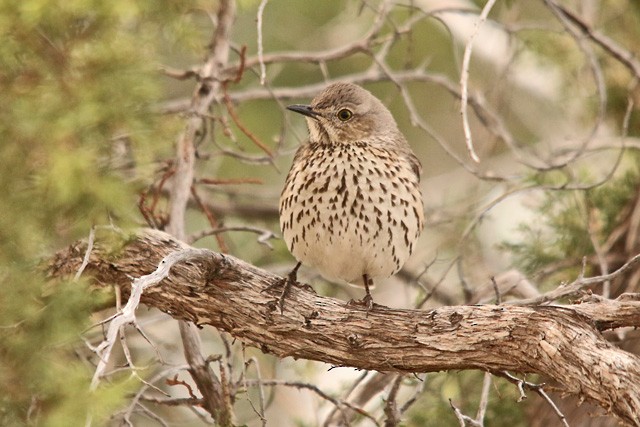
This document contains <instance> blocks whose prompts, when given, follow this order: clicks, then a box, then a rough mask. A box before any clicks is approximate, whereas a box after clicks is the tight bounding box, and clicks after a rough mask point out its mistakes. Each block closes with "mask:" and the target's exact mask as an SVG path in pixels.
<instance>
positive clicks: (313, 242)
mask: <svg viewBox="0 0 640 427" xmlns="http://www.w3.org/2000/svg"><path fill="white" fill-rule="evenodd" d="M287 108H288V109H289V110H291V111H295V112H296V113H300V114H302V115H304V116H306V121H307V125H308V127H309V141H308V142H307V143H304V144H302V145H301V146H300V148H299V149H298V151H297V152H296V154H295V156H294V158H293V164H292V166H291V170H290V171H289V174H288V175H287V179H286V182H285V185H284V189H283V190H282V195H281V196H280V228H281V230H282V234H283V236H284V241H285V242H286V244H287V247H288V248H289V250H290V251H291V253H292V254H293V256H294V257H295V258H296V260H297V261H298V264H297V265H296V267H295V268H294V269H293V271H292V272H291V273H290V275H289V280H288V284H287V286H286V287H285V289H284V290H283V293H282V296H281V299H280V308H281V309H282V308H283V304H284V297H285V295H286V292H287V291H288V288H289V287H290V286H291V282H294V281H295V280H296V274H297V270H298V268H299V267H300V264H301V263H303V264H305V265H309V266H311V267H313V268H315V269H316V270H317V271H318V272H320V274H322V275H323V276H324V277H325V278H327V279H329V280H336V279H339V280H343V281H346V282H348V283H351V284H354V285H360V286H364V288H365V291H366V295H365V297H364V299H363V300H362V302H363V303H364V304H365V305H366V307H367V309H368V310H370V309H371V308H372V307H373V299H372V297H371V293H370V290H369V288H370V287H371V286H372V285H373V282H374V280H377V279H382V278H387V277H389V276H391V275H393V274H395V273H397V272H398V271H399V270H400V268H401V267H402V266H403V264H404V263H405V261H406V260H407V258H408V257H409V255H410V254H411V252H412V250H413V248H414V245H415V243H416V240H417V239H418V237H419V235H420V232H421V231H422V228H423V226H424V209H423V204H422V194H421V191H420V187H419V182H420V173H421V165H420V162H419V160H418V159H417V158H416V156H415V154H414V153H413V152H412V151H411V148H410V147H409V144H408V143H407V141H406V139H405V138H404V136H403V135H402V133H401V132H400V130H398V125H397V124H396V121H395V120H394V118H393V116H392V115H391V113H390V112H389V110H388V109H387V108H386V107H385V106H384V104H383V103H382V102H381V101H380V100H379V99H378V98H376V97H375V96H373V95H372V94H371V93H370V92H369V91H367V90H365V89H363V88H361V87H360V86H357V85H355V84H351V83H335V84H332V85H330V86H328V87H327V88H326V89H325V90H324V91H322V92H321V93H320V94H319V95H317V96H316V97H315V98H314V99H313V101H312V102H311V104H310V105H290V106H288V107H287Z"/></svg>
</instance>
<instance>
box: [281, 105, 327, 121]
mask: <svg viewBox="0 0 640 427" xmlns="http://www.w3.org/2000/svg"><path fill="white" fill-rule="evenodd" d="M287 109H288V110H291V111H295V112H296V113H300V114H302V115H303V116H307V117H311V118H312V119H317V117H318V116H319V115H320V113H318V112H316V111H313V108H311V105H301V104H293V105H289V106H288V107H287Z"/></svg>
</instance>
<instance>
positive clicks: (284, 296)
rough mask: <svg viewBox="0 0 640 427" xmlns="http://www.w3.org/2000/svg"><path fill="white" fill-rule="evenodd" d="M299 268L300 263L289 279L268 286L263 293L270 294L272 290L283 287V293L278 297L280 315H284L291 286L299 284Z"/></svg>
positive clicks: (290, 273)
mask: <svg viewBox="0 0 640 427" xmlns="http://www.w3.org/2000/svg"><path fill="white" fill-rule="evenodd" d="M298 268H300V263H298V264H296V266H295V267H294V268H293V270H291V271H290V272H289V274H287V277H285V278H283V279H282V280H279V281H277V282H275V283H272V284H271V285H269V286H267V287H266V288H265V289H264V290H263V291H262V292H268V291H270V290H271V289H274V288H279V287H282V292H281V293H280V296H279V297H278V300H277V301H278V307H279V308H280V314H283V313H284V302H285V300H286V299H287V295H289V291H290V290H291V286H293V285H294V284H295V283H298Z"/></svg>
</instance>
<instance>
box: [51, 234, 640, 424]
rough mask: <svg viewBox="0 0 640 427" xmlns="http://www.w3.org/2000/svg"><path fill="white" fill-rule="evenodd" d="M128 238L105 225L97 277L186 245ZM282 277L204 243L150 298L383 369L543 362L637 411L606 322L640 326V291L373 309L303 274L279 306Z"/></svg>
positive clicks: (144, 264)
mask: <svg viewBox="0 0 640 427" xmlns="http://www.w3.org/2000/svg"><path fill="white" fill-rule="evenodd" d="M123 240H124V241H123V242H122V247H121V248H119V249H118V250H114V247H113V236H108V237H103V238H102V239H100V238H98V237H96V239H95V243H94V248H93V251H92V252H91V255H90V259H89V262H88V264H87V266H86V268H85V274H90V275H92V276H93V277H94V279H95V284H96V285H97V286H109V285H112V284H117V285H120V286H121V288H122V290H123V293H125V294H127V293H128V292H129V291H128V290H129V289H130V285H131V279H130V278H131V277H139V276H142V275H144V274H147V273H148V272H150V271H154V270H156V267H157V263H158V262H159V261H160V260H161V259H162V258H163V257H165V256H166V255H168V254H170V253H172V252H174V251H176V250H184V249H185V247H187V246H186V245H185V244H183V243H181V242H179V241H177V240H176V239H174V238H173V237H171V236H170V235H168V234H166V233H163V232H160V231H154V230H144V231H141V232H140V233H138V234H137V235H136V236H133V237H130V238H128V239H123ZM105 242H107V243H108V244H105ZM109 242H110V243H109ZM86 246H87V244H86V242H78V243H76V244H74V245H73V246H71V247H69V248H68V249H66V250H63V251H60V252H59V253H58V254H56V255H55V257H54V258H53V259H52V260H51V261H50V263H49V269H48V272H49V275H50V276H51V277H57V278H60V277H66V276H68V277H73V275H74V274H75V272H76V271H77V270H78V267H79V266H80V265H81V264H82V262H83V258H84V256H85V253H86ZM282 280H283V279H282V278H281V277H279V276H276V275H274V274H272V273H270V272H268V271H265V270H262V269H259V268H257V267H255V266H253V265H250V264H248V263H246V262H244V261H242V260H239V259H237V258H234V257H232V256H228V255H222V254H219V253H216V252H213V251H209V250H199V251H197V252H194V257H193V258H191V259H189V260H188V261H187V262H184V263H182V264H178V265H176V266H174V267H173V269H172V270H171V273H170V274H169V276H168V277H167V278H166V279H164V280H163V281H162V282H161V283H159V284H158V285H156V286H152V287H148V288H147V289H146V290H145V292H144V293H143V294H142V296H141V301H142V302H143V303H145V304H147V305H149V306H152V307H156V308H158V309H160V310H162V311H164V312H166V313H168V314H170V315H171V316H172V317H174V318H177V319H182V320H189V321H192V322H194V323H196V324H197V325H211V326H213V327H215V328H218V329H220V330H224V331H227V332H228V333H230V334H231V335H232V336H234V337H236V338H238V339H242V340H243V341H244V342H246V343H247V344H249V345H253V346H256V347H258V348H260V349H261V350H262V351H263V352H265V353H270V354H273V355H275V356H277V357H280V358H284V357H288V356H291V357H294V358H302V359H309V360H317V361H322V362H325V363H330V364H333V365H336V366H350V367H354V368H358V369H367V370H377V371H380V372H398V373H414V372H435V371H442V370H451V369H480V370H484V371H491V372H496V371H512V372H521V373H537V374H541V375H544V376H546V377H550V378H553V379H554V380H556V381H558V383H559V384H560V389H561V391H562V392H565V393H568V394H573V395H578V396H580V397H584V398H587V399H589V400H591V401H593V402H594V403H596V404H599V405H600V406H602V407H603V408H605V409H606V410H608V411H610V412H612V413H614V414H615V415H617V416H618V417H620V418H621V419H622V420H624V421H626V422H628V423H635V424H638V423H640V390H639V389H638V387H637V384H640V358H638V357H637V356H635V355H633V354H630V353H627V352H625V351H623V350H621V349H619V348H617V347H615V346H614V345H612V344H611V343H609V342H608V341H607V340H605V339H604V338H603V337H602V335H601V334H600V330H602V329H608V328H611V327H618V326H640V318H639V314H638V313H640V302H639V301H638V300H637V299H634V298H631V297H629V296H627V297H626V298H623V299H620V300H616V301H610V300H607V301H606V302H604V303H603V302H601V301H598V300H596V301H593V300H587V301H584V302H583V303H581V304H577V305H572V306H516V305H505V306H497V305H476V306H451V307H440V308H436V309H433V310H430V311H423V310H406V309H390V308H387V307H384V306H380V305H376V306H375V307H374V309H373V310H372V311H370V312H369V313H367V312H366V311H365V310H364V309H362V308H360V307H357V306H350V305H349V304H346V303H345V302H344V301H340V300H337V299H335V298H326V297H321V296H319V295H317V294H316V293H315V292H313V290H312V289H311V288H310V287H309V286H307V285H297V286H295V287H294V288H293V289H291V293H290V296H289V297H288V299H287V303H286V305H285V312H284V314H283V315H281V314H280V312H279V310H278V308H277V302H276V301H277V297H278V295H279V293H280V291H279V289H277V287H276V289H273V290H270V291H268V292H265V290H266V289H267V288H268V287H269V286H270V285H274V284H277V283H280V282H281V281H282Z"/></svg>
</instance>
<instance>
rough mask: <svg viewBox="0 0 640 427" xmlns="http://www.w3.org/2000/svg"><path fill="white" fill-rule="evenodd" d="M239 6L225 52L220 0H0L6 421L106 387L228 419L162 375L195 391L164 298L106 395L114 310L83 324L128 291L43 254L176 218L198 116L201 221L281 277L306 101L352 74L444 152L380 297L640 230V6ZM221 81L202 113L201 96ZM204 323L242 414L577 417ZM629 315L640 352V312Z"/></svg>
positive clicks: (184, 415)
mask: <svg viewBox="0 0 640 427" xmlns="http://www.w3.org/2000/svg"><path fill="white" fill-rule="evenodd" d="M222 4H224V5H227V7H229V4H230V5H231V7H232V9H233V10H232V12H231V13H232V15H233V16H232V19H231V22H232V24H231V25H232V26H231V28H230V32H229V34H228V37H226V38H225V41H226V42H228V43H229V47H230V48H229V52H228V55H227V56H226V57H225V58H224V59H223V63H218V62H216V61H211V57H210V53H211V51H212V50H213V49H214V48H215V44H216V43H220V42H221V41H220V38H216V31H217V30H218V29H219V28H220V25H221V22H220V14H219V11H220V8H221V3H219V2H216V1H200V0H191V1H189V0H170V1H166V2H153V1H144V0H141V1H137V2H129V1H127V0H112V1H110V2H98V1H91V0H70V1H67V2H64V3H62V4H60V3H59V2H52V1H48V0H24V1H20V2H11V1H8V0H5V1H0V34H1V35H2V38H3V42H2V44H0V100H2V102H1V103H0V158H1V159H2V168H0V189H1V190H2V191H0V206H2V207H3V208H2V209H1V212H0V278H1V280H2V281H1V282H0V303H1V304H2V307H3V309H2V310H0V390H2V391H0V424H2V425H22V424H37V425H39V424H42V425H79V424H80V423H86V422H87V419H88V418H87V415H86V414H87V408H89V410H90V412H91V413H92V417H91V422H93V423H94V424H95V425H103V424H105V425H121V424H125V425H126V424H130V425H141V426H146V425H149V426H151V425H181V426H183V425H184V426H198V425H205V424H207V423H211V422H212V421H211V417H210V414H208V413H206V412H205V411H203V410H202V409H201V408H199V407H197V406H192V405H188V404H185V405H179V404H175V405H173V404H172V405H169V404H166V402H164V403H163V402H160V400H161V399H160V398H167V396H164V395H163V394H162V393H160V390H163V391H164V392H165V393H168V396H170V397H171V398H181V397H183V398H188V397H190V393H191V392H195V393H196V394H197V390H195V389H194V388H193V387H194V386H193V383H192V382H191V379H190V376H189V373H188V372H187V369H186V368H187V367H186V366H185V361H184V357H183V354H182V347H181V342H180V335H179V333H178V327H177V322H176V321H175V320H173V319H172V318H171V317H170V316H168V315H166V314H163V313H161V312H158V311H155V310H152V309H150V310H147V309H146V308H142V309H141V310H139V313H138V316H139V321H140V325H141V326H142V327H143V329H144V330H145V332H146V333H147V335H148V336H149V337H150V339H151V341H152V343H153V345H151V344H150V343H149V342H147V341H146V340H145V339H144V338H142V337H141V336H140V335H139V334H138V333H137V332H136V331H135V330H134V329H133V328H131V330H127V331H126V337H127V340H126V341H127V346H128V349H129V351H130V352H131V355H132V358H133V361H134V362H135V364H136V367H135V369H132V367H131V366H127V364H126V359H125V356H124V353H123V352H122V350H118V354H115V355H114V356H113V357H112V360H111V362H110V365H111V369H112V370H111V371H110V375H109V376H108V378H105V379H103V381H102V382H103V386H101V387H100V388H99V390H98V391H97V392H96V393H95V394H89V393H87V390H88V383H89V381H90V378H91V375H92V372H93V369H94V367H95V363H96V360H95V359H96V358H95V355H94V354H93V353H92V352H91V346H92V345H97V344H98V343H99V342H100V341H101V339H102V331H101V330H100V328H99V327H98V328H92V329H86V328H87V327H89V326H90V325H92V324H95V323H96V322H98V321H100V320H101V319H104V318H106V317H108V316H109V315H111V314H113V313H114V309H113V308H112V307H113V303H112V300H113V295H112V294H102V293H90V292H88V291H87V290H86V288H85V287H84V286H81V285H80V284H78V283H63V284H56V285H55V286H53V285H51V284H50V283H46V282H45V281H44V280H43V279H42V278H41V277H40V275H38V274H34V270H36V269H37V268H38V265H39V264H40V263H41V262H42V260H43V259H46V258H47V257H48V256H50V255H51V254H52V253H53V252H55V251H56V250H58V249H60V248H62V247H64V246H65V245H68V244H70V243H72V242H73V241H76V240H77V239H80V238H85V237H86V236H87V235H88V234H89V231H90V229H91V228H92V227H103V226H107V227H119V228H123V229H130V228H135V227H141V226H150V227H155V228H164V227H165V226H166V225H167V221H168V217H167V215H168V212H169V203H170V199H169V192H170V188H171V185H173V182H174V177H173V174H174V172H175V170H174V169H173V168H174V166H175V156H176V144H177V143H178V141H179V140H180V138H181V137H182V136H184V135H185V130H186V129H187V127H188V126H189V125H188V121H189V120H190V119H191V118H192V117H194V116H196V117H197V118H198V119H199V120H201V122H200V125H199V126H198V128H197V132H196V133H195V134H194V135H193V139H192V143H193V144H195V147H196V160H195V176H194V184H193V190H192V191H193V193H194V196H193V197H192V199H191V201H190V203H189V205H188V210H187V211H186V230H187V234H188V236H187V239H186V240H187V241H188V243H190V244H193V245H194V246H197V247H205V248H210V249H213V250H216V251H224V252H228V253H230V254H232V255H234V256H236V257H239V258H241V259H243V260H246V261H248V262H250V263H252V264H254V265H257V266H259V267H261V268H263V269H266V270H269V271H272V272H276V273H278V274H283V275H284V274H286V273H287V272H288V271H289V270H290V269H291V268H292V267H293V266H294V265H295V261H294V259H293V257H292V256H291V255H290V254H289V252H288V251H287V249H286V247H285V245H284V242H283V241H282V240H281V239H279V236H280V231H279V227H278V212H277V207H278V197H279V194H280V190H281V188H282V185H283V183H284V179H285V176H286V173H287V171H288V169H289V167H290V164H291V160H292V156H293V153H294V152H295V150H296V149H297V147H298V146H299V145H300V144H302V143H304V142H305V140H306V136H307V129H306V124H305V122H304V120H302V118H301V117H299V116H297V115H295V114H293V113H291V112H289V111H287V110H286V108H285V107H286V106H287V105H289V104H292V103H308V102H309V101H310V100H311V99H312V98H313V96H314V95H315V94H317V93H318V92H319V91H321V90H322V88H324V87H325V86H326V85H327V84H328V83H330V82H335V81H351V82H355V83H358V84H361V85H362V86H364V87H365V88H367V89H368V90H370V91H371V92H373V93H374V94H375V95H376V96H377V97H379V98H380V99H381V100H383V102H384V103H385V105H387V106H388V107H389V108H390V110H391V111H392V113H393V114H394V116H395V118H396V120H397V121H398V124H399V126H400V128H401V130H402V131H403V133H404V134H405V136H406V137H407V139H408V141H409V143H410V144H411V146H412V148H413V150H414V151H415V152H416V154H417V156H418V158H419V159H420V160H421V162H422V165H423V169H424V172H423V176H422V185H423V187H422V190H423V194H424V199H425V211H426V213H427V225H426V228H425V231H424V233H423V235H422V237H421V240H420V242H419V244H418V245H417V249H416V250H415V253H414V254H413V256H412V257H411V259H410V260H409V262H408V263H407V265H406V266H405V268H404V269H403V270H402V271H401V272H400V273H399V274H398V275H396V276H395V277H392V278H390V279H389V280H387V281H386V282H385V283H380V284H378V286H377V288H376V289H375V291H374V294H373V297H374V300H375V301H376V302H378V303H380V304H383V305H387V306H391V307H399V308H400V307H401V308H413V307H415V308H430V307H437V306H441V305H452V304H475V303H495V302H496V301H497V300H500V301H505V300H509V299H526V298H533V297H536V296H539V295H541V294H543V293H544V292H546V291H549V290H551V289H554V288H556V287H557V286H558V285H559V284H560V283H562V282H571V281H572V280H574V279H575V278H576V277H578V276H579V275H580V274H585V275H597V274H605V273H608V272H611V271H614V270H615V269H617V268H618V267H620V266H621V265H622V264H624V263H625V262H626V261H627V260H628V259H629V258H631V257H632V256H634V255H636V254H638V253H640V243H639V241H638V237H639V233H638V227H639V226H640V197H639V195H640V192H639V189H640V187H639V186H638V183H639V182H640V178H639V174H638V148H640V140H638V135H639V134H640V120H639V114H638V110H637V108H636V105H637V103H638V102H639V101H640V99H639V98H640V90H639V89H638V86H637V84H638V79H639V78H640V62H639V61H638V59H637V56H638V54H639V53H640V43H639V40H640V3H638V2H635V1H623V0H602V1H595V0H587V1H570V0H568V1H562V2H556V1H552V0H547V1H529V2H513V1H506V2H495V4H493V2H489V3H486V2H482V1H462V0H460V1H453V0H451V1H450V0H441V1H436V0H433V1H429V0H421V1H420V0H416V1H337V0H324V1H322V2H319V1H316V2H300V1H296V0H271V1H266V0H263V1H257V0H238V1H237V2H234V1H230V0H225V1H224V2H222ZM484 12H486V13H485V15H486V20H485V19H480V16H481V14H482V13H484ZM470 49H471V51H470V52H469V50H470ZM467 55H468V56H467ZM218 59H219V58H218ZM207 67H209V68H207ZM211 67H213V69H214V72H213V73H211ZM207 70H208V71H207ZM207 73H209V74H207ZM207 79H212V81H214V82H215V83H214V84H213V85H212V87H213V91H214V92H213V95H212V97H211V99H210V101H209V103H208V104H205V106H206V111H204V112H203V111H201V110H199V109H196V108H194V107H195V106H196V105H203V104H202V98H203V97H205V95H203V92H202V91H201V90H200V89H202V87H203V86H202V85H203V82H206V81H207ZM465 86H466V90H464V87H465ZM463 98H465V99H466V100H467V101H466V108H465V111H466V117H463V115H462V114H461V108H463V105H464V104H463V102H462V99H463ZM465 122H466V124H468V126H469V132H470V133H469V134H467V135H465V131H464V126H465ZM467 138H470V139H471V143H472V145H473V148H474V150H475V152H476V153H477V155H478V157H479V159H480V160H479V162H475V161H474V160H473V159H472V158H471V156H470V154H469V152H468V150H467V146H466V144H465V140H466V139H467ZM299 279H300V280H301V281H304V282H307V283H311V284H312V285H313V287H314V288H315V289H316V291H317V292H318V293H320V294H321V295H325V296H332V297H336V298H340V299H343V300H349V299H351V298H356V299H357V298H361V297H362V290H361V289H359V288H353V287H349V286H346V285H342V284H335V283H329V282H326V281H325V280H324V279H322V278H321V277H320V276H318V275H317V274H316V272H315V271H313V270H312V269H305V268H304V267H303V268H302V269H301V271H300V274H299ZM639 280H640V270H638V269H635V270H634V269H631V270H630V271H629V272H628V273H626V274H625V275H624V276H623V277H619V278H618V279H617V280H615V281H611V282H605V283H604V284H603V285H599V286H597V287H595V288H594V289H592V290H591V291H592V292H595V293H598V294H601V295H603V296H605V297H616V296H618V295H620V294H621V293H623V292H638V281H639ZM560 302H567V301H560ZM105 306H108V307H111V308H107V309H104V307H105ZM200 335H201V337H202V340H203V348H202V352H203V354H204V355H205V356H207V355H222V359H223V360H224V363H220V364H213V365H212V367H214V371H215V372H216V374H217V375H221V374H223V375H222V377H223V378H226V380H227V381H229V383H230V384H233V387H231V389H232V390H233V401H234V403H233V405H232V409H233V414H234V422H235V424H237V425H248V426H260V425H270V426H316V425H354V426H355V425H357V426H370V425H385V408H387V407H388V402H389V401H393V402H395V403H396V404H397V406H398V408H399V410H400V415H401V419H402V425H406V426H455V425H460V421H459V418H457V417H456V413H455V411H454V409H453V408H454V407H455V408H458V409H459V410H460V411H461V412H462V413H463V414H467V415H468V416H469V417H471V418H473V419H476V420H477V419H479V420H480V422H484V423H486V424H487V425H492V426H538V425H562V421H561V420H560V418H559V417H558V415H557V414H556V413H555V411H554V409H553V408H552V407H551V406H550V405H549V404H548V403H547V402H546V401H545V400H544V399H542V398H540V397H539V396H538V395H537V394H536V393H534V392H529V393H528V394H527V395H528V398H527V399H526V400H522V399H520V393H519V391H518V389H517V387H516V386H515V385H513V384H512V383H510V382H508V381H506V380H504V379H500V378H492V377H491V376H488V375H485V374H484V373H482V372H475V371H463V372H443V373H430V374H416V375H414V376H406V377H401V376H397V375H391V374H379V373H375V372H362V371H357V370H354V369H350V368H335V369H331V368H332V367H331V366H328V365H324V364H321V363H317V362H309V361H304V360H298V361H294V360H290V359H285V360H277V359H275V358H273V357H271V356H268V355H263V354H262V353H261V352H260V351H259V350H258V349H254V348H248V347H246V348H245V347H244V346H243V345H242V343H240V342H238V341H235V340H233V338H232V337H231V336H229V335H227V334H224V333H221V332H218V331H216V330H214V329H213V328H204V329H203V330H201V331H200ZM608 338H610V339H611V341H613V342H616V343H617V344H618V345H620V346H621V347H622V348H625V349H627V350H629V351H632V352H635V353H638V352H639V347H638V338H639V334H638V332H637V331H634V330H622V329H620V330H616V331H615V333H611V336H610V337H608ZM159 355H160V356H159ZM221 370H222V371H224V372H221ZM514 374H515V373H514ZM176 375H177V376H176ZM167 379H173V380H175V381H173V380H171V381H167ZM527 380H529V381H534V382H547V383H550V384H551V393H550V395H551V396H552V398H553V400H554V401H555V403H556V405H558V407H559V408H560V410H561V411H562V413H564V415H565V416H566V417H567V420H568V421H569V423H570V424H571V425H593V426H607V425H615V423H616V421H615V419H614V418H612V417H611V416H600V415H604V411H603V410H602V409H600V408H598V407H594V406H589V405H588V404H586V403H585V404H583V405H581V406H577V401H576V400H574V399H571V398H563V397H562V396H560V395H554V394H553V392H552V390H553V379H549V378H537V377H527ZM345 402H346V403H345ZM482 402H484V403H482ZM347 403H348V404H347ZM349 405H351V407H349ZM479 405H480V406H481V407H484V408H485V410H486V413H485V414H484V415H483V417H482V418H478V417H479V415H477V411H478V408H479ZM353 407H356V408H359V411H354V410H352V409H353ZM336 408H338V409H336ZM394 425H395V424H394ZM469 425H472V424H469ZM478 425H481V424H478Z"/></svg>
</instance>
